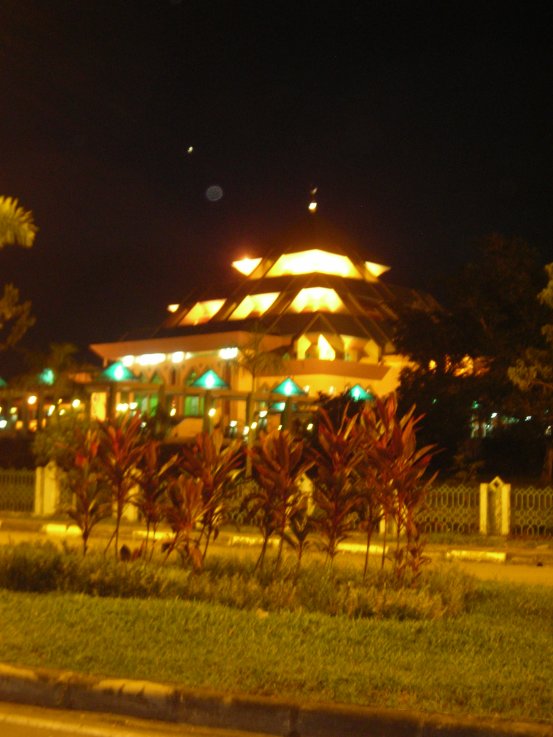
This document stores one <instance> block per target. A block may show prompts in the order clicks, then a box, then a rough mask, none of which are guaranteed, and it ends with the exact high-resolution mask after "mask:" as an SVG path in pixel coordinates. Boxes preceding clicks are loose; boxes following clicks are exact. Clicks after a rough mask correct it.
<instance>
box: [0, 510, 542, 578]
mask: <svg viewBox="0 0 553 737" xmlns="http://www.w3.org/2000/svg"><path fill="white" fill-rule="evenodd" d="M0 530H1V531H4V532H7V531H13V532H28V533H29V534H40V535H46V536H50V537H52V538H58V539H60V538H72V537H78V536H79V534H80V533H79V530H78V528H77V527H76V526H75V525H72V524H70V523H69V522H68V521H60V520H57V521H52V520H46V519H39V518H36V517H31V516H28V517H27V516H17V517H15V516H9V517H1V518H0ZM112 532H113V525H111V524H109V523H100V524H99V525H97V526H96V527H95V528H94V533H93V536H94V537H102V538H106V539H107V538H108V537H109V536H110V535H111V533H112ZM165 532H166V531H164V530H162V531H161V533H160V536H163V534H164V533H165ZM145 535H146V530H145V529H144V528H143V527H141V526H140V525H139V524H138V523H129V522H123V524H122V526H121V530H120V539H122V540H126V541H128V540H134V541H135V543H136V544H137V545H138V544H139V543H140V541H141V540H142V539H144V537H145ZM375 540H376V542H375V543H374V545H371V553H372V554H374V555H381V554H382V545H381V543H379V542H378V538H375ZM472 540H474V536H473V537H472ZM493 542H494V544H489V543H488V544H487V543H486V538H484V537H483V538H482V542H480V541H479V542H478V543H474V542H472V541H470V542H464V541H463V539H462V536H461V535H459V540H458V541H456V542H454V543H433V542H429V543H428V544H427V545H426V548H425V553H426V554H427V555H428V556H429V557H430V558H432V560H436V561H438V560H460V561H471V562H487V563H498V564H513V565H516V564H519V565H530V566H541V565H543V566H545V565H547V566H550V565H553V540H552V541H550V542H549V543H547V542H543V543H536V544H535V545H529V544H528V543H526V542H525V541H518V540H505V541H500V544H498V542H497V538H495V539H494V541H493ZM217 543H218V544H219V545H222V546H232V547H235V546H236V547H254V546H260V545H261V537H260V535H259V534H258V533H256V532H251V531H248V532H240V531H236V530H222V531H221V532H220V534H219V537H218V539H217ZM365 547H366V546H365V543H364V541H363V537H362V536H361V535H353V536H352V538H351V540H350V541H348V542H345V543H343V544H341V545H340V546H339V548H340V550H342V551H343V552H344V553H351V554H360V555H364V554H365Z"/></svg>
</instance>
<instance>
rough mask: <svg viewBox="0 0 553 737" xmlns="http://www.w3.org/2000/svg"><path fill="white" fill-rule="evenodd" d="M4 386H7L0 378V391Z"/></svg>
mask: <svg viewBox="0 0 553 737" xmlns="http://www.w3.org/2000/svg"><path fill="white" fill-rule="evenodd" d="M5 386H8V385H7V383H6V382H5V381H4V379H1V378H0V389H1V388H3V387H5Z"/></svg>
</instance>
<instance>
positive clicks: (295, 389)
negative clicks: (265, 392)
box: [272, 377, 305, 397]
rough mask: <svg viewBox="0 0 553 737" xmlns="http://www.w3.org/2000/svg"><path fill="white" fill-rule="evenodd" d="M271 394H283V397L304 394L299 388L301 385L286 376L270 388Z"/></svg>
mask: <svg viewBox="0 0 553 737" xmlns="http://www.w3.org/2000/svg"><path fill="white" fill-rule="evenodd" d="M272 393H273V394H284V396H285V397H293V396H298V395H300V394H301V395H304V394H305V392H304V391H303V389H302V388H301V386H298V384H296V382H295V381H294V380H293V379H291V378H290V377H288V378H287V379H284V381H283V382H281V383H280V384H279V385H278V386H277V387H275V388H274V389H273V390H272Z"/></svg>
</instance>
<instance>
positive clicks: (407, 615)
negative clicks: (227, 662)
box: [0, 482, 475, 620]
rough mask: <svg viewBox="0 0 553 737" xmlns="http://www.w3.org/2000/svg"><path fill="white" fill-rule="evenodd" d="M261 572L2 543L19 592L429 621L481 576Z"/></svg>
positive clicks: (230, 562) (1, 580)
mask: <svg viewBox="0 0 553 737" xmlns="http://www.w3.org/2000/svg"><path fill="white" fill-rule="evenodd" d="M191 483H192V484H194V482H191ZM198 560H199V558H198ZM255 574H256V569H255V564H254V562H253V560H249V559H245V560H239V559H237V558H228V557H225V558H217V557H212V558H211V560H210V561H209V562H206V565H205V568H204V570H203V572H202V575H201V576H197V575H192V572H191V571H190V570H183V569H182V567H175V566H169V565H161V564H160V563H159V562H150V561H145V560H143V559H137V560H134V561H132V562H128V563H123V562H121V561H118V560H115V559H114V558H112V557H111V556H109V557H106V556H104V555H102V554H99V553H97V552H94V551H91V552H89V554H88V555H87V556H86V557H85V558H83V557H82V556H80V555H78V554H76V553H74V552H73V551H71V550H65V551H62V550H61V549H59V548H57V547H56V546H54V545H53V544H52V543H46V544H31V543H21V544H19V545H15V546H3V547H0V588H6V589H10V590H13V591H36V592H41V593H44V592H46V591H63V592H74V593H80V594H87V595H91V596H110V597H120V598H127V597H136V598H150V597H153V598H170V599H172V600H174V599H177V598H178V599H189V600H195V601H205V602H209V603H211V604H224V605H226V606H232V607H236V608H240V609H249V610H252V611H259V610H262V611H265V612H267V611H270V612H278V611H282V610H287V611H294V612H300V611H309V612H319V613H324V614H329V615H332V616H346V617H350V618H358V617H364V618H389V617H391V618H397V619H421V620H424V619H441V618H443V617H452V616H455V617H456V616H459V615H460V614H462V613H463V612H466V611H467V610H468V608H469V607H470V606H471V604H472V602H473V601H474V597H475V582H474V580H473V579H472V578H470V577H469V576H467V575H464V574H461V573H459V572H456V571H455V570H449V571H448V573H447V574H446V573H444V572H440V571H429V572H428V573H425V574H424V575H423V576H421V577H420V579H419V580H418V581H417V582H416V583H415V584H414V585H412V586H409V587H405V586H403V585H401V583H400V582H398V580H397V578H396V577H395V575H393V574H391V573H388V572H378V573H377V572H375V571H373V572H372V577H371V579H370V581H368V582H367V581H366V580H365V579H364V578H363V577H362V575H361V572H360V568H359V567H358V566H351V565H350V566H345V565H339V566H335V567H334V568H333V570H330V569H329V568H328V567H327V566H325V565H322V564H321V562H319V561H317V560H310V561H308V562H307V563H306V562H304V565H303V567H302V569H301V570H300V571H298V570H297V568H296V567H295V566H294V565H293V562H292V561H284V563H283V565H282V566H281V567H280V568H279V569H278V570H273V573H272V574H271V575H270V576H259V575H255ZM406 588H407V589H410V590H407V591H406Z"/></svg>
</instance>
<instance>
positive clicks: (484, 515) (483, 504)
mask: <svg viewBox="0 0 553 737" xmlns="http://www.w3.org/2000/svg"><path fill="white" fill-rule="evenodd" d="M480 534H481V535H487V534H488V484H480Z"/></svg>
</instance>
